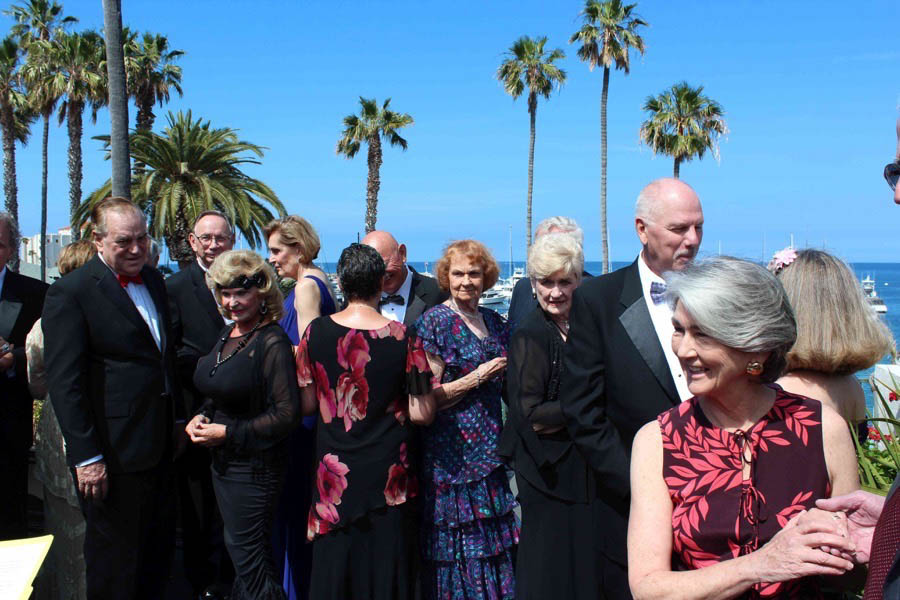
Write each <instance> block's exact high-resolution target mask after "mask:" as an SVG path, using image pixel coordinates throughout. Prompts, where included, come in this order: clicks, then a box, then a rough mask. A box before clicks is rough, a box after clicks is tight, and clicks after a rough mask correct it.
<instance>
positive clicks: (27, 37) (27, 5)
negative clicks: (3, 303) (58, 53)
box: [4, 0, 78, 281]
mask: <svg viewBox="0 0 900 600" xmlns="http://www.w3.org/2000/svg"><path fill="white" fill-rule="evenodd" d="M4 14H6V15H8V16H11V17H13V19H15V21H16V24H15V25H13V28H12V33H13V35H16V36H18V37H19V43H20V45H21V46H22V47H23V48H24V49H25V52H26V54H27V60H26V64H25V67H24V68H23V74H24V76H25V87H26V89H27V90H28V96H29V103H30V104H31V105H32V106H33V107H34V108H35V110H36V111H37V112H38V113H39V114H40V115H41V116H42V117H43V118H44V127H43V131H42V137H41V248H46V247H47V164H48V163H47V148H48V145H49V141H50V115H51V114H53V109H54V108H56V103H57V101H58V100H59V95H58V94H54V93H52V92H51V89H50V88H51V86H48V85H46V82H47V80H48V79H49V77H48V72H50V71H52V70H53V67H52V65H50V64H49V63H48V62H47V61H46V60H42V58H41V53H40V52H39V51H38V52H32V51H31V49H30V48H31V42H32V41H34V40H43V41H45V42H46V41H49V40H50V38H51V37H52V36H53V35H54V31H56V30H57V29H58V28H59V29H60V30H62V29H63V28H65V27H66V26H68V25H70V24H72V23H75V22H77V21H78V19H76V18H75V17H66V16H63V14H62V6H61V5H60V4H57V3H56V2H48V1H47V0H27V1H26V2H23V3H22V4H13V5H12V6H11V7H10V8H9V10H6V11H4ZM39 82H44V83H43V84H41V83H39ZM46 279H47V253H46V252H44V251H42V252H41V281H45V280H46Z"/></svg>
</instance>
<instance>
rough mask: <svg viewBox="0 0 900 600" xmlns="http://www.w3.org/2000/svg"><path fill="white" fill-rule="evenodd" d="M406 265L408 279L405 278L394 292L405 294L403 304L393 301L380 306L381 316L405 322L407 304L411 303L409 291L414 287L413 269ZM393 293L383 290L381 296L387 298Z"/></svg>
mask: <svg viewBox="0 0 900 600" xmlns="http://www.w3.org/2000/svg"><path fill="white" fill-rule="evenodd" d="M404 266H405V267H406V279H404V280H403V284H402V285H401V286H400V289H398V290H397V291H396V292H394V294H398V295H400V296H403V304H394V303H393V302H390V303H387V304H382V305H381V306H380V307H379V309H378V310H379V312H381V316H382V317H385V318H386V319H390V320H392V321H398V322H400V323H402V322H403V319H404V318H405V317H406V306H407V305H408V304H409V292H410V290H411V289H412V271H410V270H409V265H404ZM390 295H392V294H385V293H384V292H381V297H382V298H386V297H387V296H390Z"/></svg>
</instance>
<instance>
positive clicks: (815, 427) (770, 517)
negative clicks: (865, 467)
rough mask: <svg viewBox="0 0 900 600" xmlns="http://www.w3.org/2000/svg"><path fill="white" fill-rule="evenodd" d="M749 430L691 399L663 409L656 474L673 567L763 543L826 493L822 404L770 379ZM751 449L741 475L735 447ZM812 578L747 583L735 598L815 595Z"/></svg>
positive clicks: (698, 564)
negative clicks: (771, 395) (770, 396)
mask: <svg viewBox="0 0 900 600" xmlns="http://www.w3.org/2000/svg"><path fill="white" fill-rule="evenodd" d="M773 388H774V389H775V391H776V396H775V404H774V405H773V406H772V408H771V410H769V412H768V413H766V414H765V415H764V416H763V417H762V418H761V419H760V420H759V421H758V422H757V423H756V424H755V425H754V426H753V427H752V428H751V429H750V430H749V431H736V432H733V433H732V432H728V431H725V430H724V429H719V428H718V427H716V426H714V425H712V423H710V422H709V420H708V419H707V418H706V415H705V414H703V410H702V409H701V408H700V404H699V402H698V401H697V399H696V398H691V399H690V400H688V401H687V402H683V403H682V404H681V405H679V406H676V407H675V408H672V409H670V410H668V411H666V412H664V413H662V414H661V415H660V416H659V417H658V418H657V420H658V421H659V427H660V430H661V431H662V441H663V477H664V478H665V481H666V485H667V487H668V489H669V497H670V498H671V499H672V507H673V511H672V534H673V540H672V541H673V548H672V554H673V568H674V569H678V570H688V569H701V568H703V567H707V566H709V565H713V564H716V563H719V562H722V561H724V560H728V559H731V558H736V557H738V556H741V555H744V554H749V553H750V552H753V551H754V550H756V549H758V548H760V547H762V546H763V545H764V544H765V543H766V542H768V541H769V540H770V539H772V536H774V535H775V534H776V533H777V532H778V531H780V530H781V529H782V527H784V525H785V524H786V523H787V522H788V521H789V520H790V519H791V518H792V517H794V515H796V514H797V513H799V512H800V511H802V510H805V509H809V508H812V507H813V506H814V505H815V501H816V499H817V498H825V497H828V495H830V484H829V481H828V472H827V470H826V467H825V454H824V449H823V446H822V405H821V404H820V403H819V402H817V401H815V400H810V399H809V398H805V397H803V396H797V395H794V394H790V393H788V392H785V391H784V390H782V389H781V388H779V387H777V386H773ZM747 447H749V449H750V452H752V457H753V458H752V463H751V467H750V477H749V478H748V479H744V477H743V473H742V471H743V466H742V464H741V449H742V448H747ZM820 596H821V594H820V592H819V585H818V581H817V580H815V579H812V578H805V579H798V580H794V581H788V582H783V583H764V584H758V585H756V586H754V587H753V588H752V589H751V590H750V591H749V592H747V593H746V594H745V595H743V596H742V598H804V599H807V598H818V597H820Z"/></svg>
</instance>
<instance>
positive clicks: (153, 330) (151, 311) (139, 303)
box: [97, 254, 162, 351]
mask: <svg viewBox="0 0 900 600" xmlns="http://www.w3.org/2000/svg"><path fill="white" fill-rule="evenodd" d="M97 256H99V257H100V260H101V261H102V262H103V264H104V265H106V266H107V267H109V265H108V264H106V261H105V260H103V255H102V254H98V255H97ZM109 270H110V271H112V273H113V277H115V276H116V272H115V271H113V269H112V267H109ZM117 283H118V281H117ZM125 293H127V294H128V297H129V298H131V301H132V302H134V307H135V308H136V309H137V311H138V314H139V315H141V318H142V319H144V323H146V324H147V328H148V329H149V330H150V335H152V336H153V341H154V342H156V347H157V348H159V349H160V351H161V350H162V336H161V334H160V328H159V313H158V312H157V311H156V304H154V303H153V297H152V296H150V290H148V289H147V285H146V284H143V283H141V284H137V283H134V282H129V283H128V285H127V286H125Z"/></svg>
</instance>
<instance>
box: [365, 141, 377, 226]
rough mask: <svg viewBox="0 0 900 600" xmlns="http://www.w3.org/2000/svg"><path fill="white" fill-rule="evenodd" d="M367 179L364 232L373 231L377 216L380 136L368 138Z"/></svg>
mask: <svg viewBox="0 0 900 600" xmlns="http://www.w3.org/2000/svg"><path fill="white" fill-rule="evenodd" d="M368 160H369V180H368V181H367V182H366V233H371V232H373V231H375V220H376V219H377V218H378V190H379V189H381V174H380V172H381V137H380V136H379V135H378V134H377V133H376V134H375V135H373V136H372V137H370V138H369V156H368Z"/></svg>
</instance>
